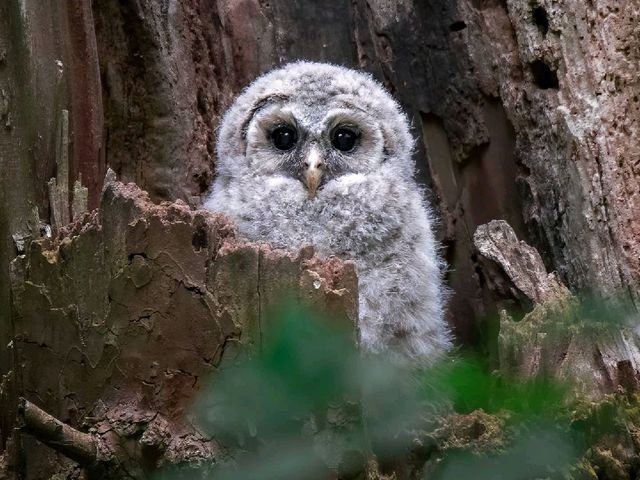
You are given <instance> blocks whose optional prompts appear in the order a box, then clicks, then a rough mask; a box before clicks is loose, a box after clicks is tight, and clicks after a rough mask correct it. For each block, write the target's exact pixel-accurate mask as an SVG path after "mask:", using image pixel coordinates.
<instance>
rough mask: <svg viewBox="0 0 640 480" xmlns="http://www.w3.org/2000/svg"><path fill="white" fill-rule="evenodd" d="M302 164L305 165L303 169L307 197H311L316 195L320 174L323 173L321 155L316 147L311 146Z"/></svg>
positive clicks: (320, 178)
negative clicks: (307, 192)
mask: <svg viewBox="0 0 640 480" xmlns="http://www.w3.org/2000/svg"><path fill="white" fill-rule="evenodd" d="M304 164H305V167H306V169H305V171H304V183H305V185H306V186H307V190H308V191H309V198H313V197H315V196H316V192H317V191H318V187H319V186H320V181H321V180H322V174H323V173H324V165H323V163H322V157H321V156H320V152H319V151H318V149H317V148H316V147H312V148H311V151H310V152H309V154H308V155H307V158H306V160H305V162H304Z"/></svg>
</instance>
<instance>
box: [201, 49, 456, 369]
mask: <svg viewBox="0 0 640 480" xmlns="http://www.w3.org/2000/svg"><path fill="white" fill-rule="evenodd" d="M413 142H414V141H413V138H412V136H411V133H410V129H409V122H408V119H407V117H406V115H405V114H404V113H403V112H402V110H401V109H400V107H399V106H398V104H397V103H396V102H395V101H394V100H393V98H392V97H391V96H390V95H389V94H388V93H387V91H386V90H385V89H384V88H383V86H382V85H381V84H379V83H378V82H377V81H375V80H374V79H373V78H372V77H371V76H370V75H368V74H366V73H362V72H359V71H355V70H351V69H347V68H344V67H340V66H336V65H330V64H323V63H313V62H303V61H300V62H295V63H291V64H288V65H286V66H284V67H281V68H279V69H277V70H274V71H271V72H269V73H267V74H265V75H263V76H261V77H259V78H258V79H256V80H255V81H254V82H253V83H252V84H250V85H249V86H248V87H247V88H246V89H245V90H244V92H243V93H242V94H240V96H238V98H237V99H236V100H235V102H234V103H233V105H232V106H231V107H230V108H229V110H228V111H227V112H226V114H225V115H224V117H223V119H222V122H221V125H220V129H219V133H218V139H217V154H218V161H217V164H216V172H217V177H216V179H215V181H214V183H213V187H212V191H211V194H210V196H209V197H208V199H207V201H206V203H205V207H206V208H207V209H209V210H211V211H215V212H221V213H224V214H226V215H228V216H229V217H231V218H232V219H233V220H234V221H235V223H236V224H237V227H238V230H239V232H240V233H241V235H243V236H244V237H246V238H247V239H250V240H258V241H266V242H269V243H271V244H272V245H274V246H277V247H282V248H298V247H301V246H303V245H309V244H311V245H313V246H314V247H315V249H316V252H317V253H318V255H320V256H324V257H327V256H331V255H335V256H337V257H340V258H342V259H346V260H352V261H353V262H355V264H356V269H357V272H358V278H359V284H358V288H359V325H358V331H359V344H360V346H361V347H362V348H363V349H365V350H367V351H370V352H376V353H377V352H389V353H391V354H394V355H397V356H400V358H409V359H424V358H435V357H437V356H439V355H440V354H441V353H443V352H445V351H446V350H447V349H448V348H449V347H450V345H451V338H450V333H449V329H448V327H447V325H446V322H445V320H444V318H443V309H444V303H445V296H446V295H445V293H446V289H445V287H444V285H443V280H442V273H443V264H442V261H441V259H440V258H439V256H438V249H437V244H436V241H435V239H434V235H433V231H432V215H431V213H430V210H429V208H428V206H427V205H426V203H425V199H424V198H423V192H422V191H421V189H420V188H419V186H418V185H417V183H416V182H415V180H414V173H415V172H414V169H415V165H414V163H413V160H412V151H413Z"/></svg>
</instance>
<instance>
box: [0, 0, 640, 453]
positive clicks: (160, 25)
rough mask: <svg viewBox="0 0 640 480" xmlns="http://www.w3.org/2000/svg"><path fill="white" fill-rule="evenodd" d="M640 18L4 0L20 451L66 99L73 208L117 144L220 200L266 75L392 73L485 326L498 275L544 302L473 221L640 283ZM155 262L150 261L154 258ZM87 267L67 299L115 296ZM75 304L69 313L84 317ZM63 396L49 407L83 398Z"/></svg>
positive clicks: (5, 358) (5, 361)
mask: <svg viewBox="0 0 640 480" xmlns="http://www.w3.org/2000/svg"><path fill="white" fill-rule="evenodd" d="M639 16H640V5H638V3H637V1H635V0H618V1H612V0H592V1H582V0H535V1H530V2H529V1H521V0H451V1H444V0H442V1H440V0H428V1H422V0H401V1H395V0H335V1H332V2H317V1H316V0H297V1H295V2H290V1H285V0H271V1H264V0H240V1H236V0H216V1H204V0H185V1H181V2H170V1H164V0H163V1H155V0H123V1H120V2H108V1H104V2H103V1H95V2H93V3H91V2H89V1H88V0H73V1H68V2H62V1H58V0H52V1H47V2H39V1H35V0H20V1H19V0H6V1H4V2H0V242H1V243H0V245H1V248H0V376H1V377H0V451H2V450H3V449H5V447H6V445H5V442H6V440H7V437H8V436H9V433H10V432H11V428H12V425H13V420H14V417H13V412H14V411H15V410H16V408H17V403H16V402H17V399H18V396H19V395H20V394H21V393H24V390H21V389H20V388H18V385H17V384H16V383H15V382H14V381H13V379H12V377H11V376H8V375H7V374H8V372H9V370H11V369H12V368H13V366H15V363H14V357H13V355H14V350H11V349H10V348H8V347H7V345H11V340H12V339H13V338H14V334H15V333H19V332H14V327H13V324H12V322H11V321H9V319H10V318H12V317H15V318H19V309H22V308H24V305H21V304H20V302H19V301H17V300H16V297H15V295H19V294H20V292H19V291H17V292H14V298H13V305H16V306H17V307H19V308H18V309H16V311H12V309H11V293H10V290H11V289H10V279H9V263H10V262H11V261H12V260H13V259H14V257H15V256H16V255H17V254H19V253H22V250H23V249H25V248H27V247H28V245H29V241H30V239H32V238H37V237H39V236H40V235H41V230H42V232H45V233H46V232H47V224H54V223H56V222H55V218H56V213H55V208H57V207H54V205H50V201H49V190H48V183H49V181H50V179H52V178H54V177H55V178H62V177H61V176H60V175H59V174H60V173H61V171H60V170H61V168H60V165H61V163H60V157H61V156H63V152H62V151H61V150H60V148H59V145H60V144H61V142H62V143H64V141H65V139H64V138H62V137H61V136H60V134H59V132H60V131H61V123H62V121H61V119H62V118H63V117H64V114H63V111H65V110H66V111H68V112H69V137H68V139H66V141H67V142H68V158H69V165H68V172H69V175H68V177H66V178H67V180H63V183H64V184H66V185H63V186H62V188H61V189H58V190H56V191H58V192H62V193H59V194H58V197H56V198H59V199H58V200H57V204H59V205H64V207H63V208H66V209H67V211H68V210H69V204H66V205H65V202H64V197H65V196H68V195H69V194H68V193H65V192H72V191H74V190H75V189H74V187H73V186H72V185H75V182H76V181H77V180H80V177H82V178H81V180H82V185H84V186H85V187H86V188H87V191H86V196H87V203H88V207H89V208H90V209H93V208H95V207H96V206H98V203H99V199H100V192H101V186H102V180H103V177H104V172H105V168H106V164H108V165H110V166H111V167H112V168H114V169H115V170H116V171H117V172H118V174H119V175H120V177H121V178H123V179H124V180H125V181H135V182H136V183H137V184H138V185H140V186H142V187H143V188H144V189H146V190H148V191H149V192H150V196H151V198H152V199H153V200H154V201H161V200H171V201H173V200H176V199H181V200H183V201H185V202H187V204H189V205H190V206H198V205H199V204H200V201H201V199H202V197H203V195H204V194H205V193H206V191H207V189H208V187H209V185H210V182H211V180H212V178H213V175H214V174H215V167H214V165H215V152H214V139H215V129H216V127H217V124H218V121H219V118H220V115H221V114H222V112H223V111H224V109H225V107H226V106H228V104H229V103H230V101H231V99H232V97H233V96H234V95H235V94H236V93H237V92H238V91H239V90H240V89H241V88H242V87H243V86H244V85H246V84H247V83H248V82H249V81H250V80H251V79H252V78H253V77H254V76H255V75H258V74H259V73H261V72H263V71H265V70H267V69H269V68H271V67H273V66H276V65H278V64H281V63H284V62H287V61H290V60H294V59H297V58H307V59H312V60H321V61H331V62H336V63H340V64H345V65H347V66H355V67H361V68H364V69H366V70H368V71H370V72H372V73H373V74H374V76H376V77H377V78H378V79H380V80H381V81H382V82H383V83H384V84H385V85H386V86H387V87H388V88H389V89H390V90H391V91H392V92H393V93H394V94H395V95H396V96H397V97H398V99H399V100H400V101H401V103H402V104H403V105H404V107H405V108H406V110H407V112H408V113H409V115H410V116H411V118H412V121H413V125H414V127H415V131H414V133H415V135H416V137H417V138H418V139H419V142H418V148H417V150H416V161H417V167H418V174H419V178H420V179H421V180H422V181H423V183H424V184H425V185H426V186H427V187H429V188H430V189H431V190H430V193H429V194H430V196H431V197H432V199H433V200H434V203H435V205H436V207H437V211H438V213H439V214H440V216H441V219H442V222H441V225H440V232H439V236H440V238H441V240H442V241H443V242H444V244H445V246H446V250H445V254H446V257H447V260H448V262H449V264H450V266H451V268H450V271H449V273H448V283H449V285H450V286H451V287H452V289H453V292H454V293H453V297H452V300H451V303H450V312H451V315H450V317H451V322H452V324H453V326H454V328H455V332H456V334H457V336H458V339H459V340H460V342H461V343H463V344H466V345H474V344H477V343H478V342H479V338H480V335H479V332H480V331H481V330H482V327H483V326H485V325H486V322H485V321H484V320H483V319H485V318H486V317H489V316H491V315H497V314H498V311H499V309H500V307H501V306H503V305H504V303H502V302H498V301H496V298H495V297H494V296H493V295H492V289H493V290H495V288H496V287H497V289H498V290H500V291H501V293H503V294H506V295H507V296H508V297H511V298H515V303H513V302H512V305H513V304H515V305H518V306H520V307H524V308H525V309H528V308H533V307H534V305H535V302H536V298H535V295H533V296H532V295H527V292H526V290H527V288H526V287H523V288H525V290H522V289H521V288H520V287H517V285H516V283H514V281H513V279H512V278H510V276H509V275H508V272H507V274H506V275H505V274H504V272H502V269H499V268H498V269H496V268H495V267H496V265H495V262H494V263H493V264H492V263H491V262H486V261H483V260H482V259H480V258H479V256H478V252H477V251H476V247H475V245H474V243H473V233H474V232H475V231H476V229H477V227H478V226H480V225H483V224H486V223H487V222H489V221H491V220H494V219H502V220H506V221H507V222H508V223H509V224H510V225H511V226H512V227H513V229H514V231H515V235H516V236H517V237H518V238H520V239H522V240H524V241H526V242H527V244H529V245H530V246H531V247H532V248H534V249H535V250H536V251H537V252H539V253H540V256H541V258H542V262H543V263H544V269H542V267H541V266H540V265H539V263H536V264H537V265H538V267H536V268H540V271H542V270H544V272H545V274H546V272H555V275H556V277H557V279H558V281H559V282H561V283H562V284H564V285H566V287H567V288H568V289H569V290H571V291H572V292H574V293H576V292H582V291H591V292H597V293H602V294H605V295H611V294H616V295H618V296H620V294H621V292H622V294H623V295H624V296H626V297H627V298H628V299H631V300H632V301H637V296H638V291H639V288H638V287H639V282H640V233H639V232H640V227H639V226H638V220H637V218H638V216H637V211H638V209H639V205H638V202H639V200H638V199H639V198H640V196H639V188H638V178H639V173H640V172H638V165H639V160H640V150H639V148H640V147H639V145H638V142H637V138H638V137H640V132H639V131H638V130H639V126H638V123H639V118H640V101H639V100H638V98H640V82H639V81H638V76H637V65H638V63H639V62H640V39H639V32H638V22H637V18H638V17H639ZM103 105H104V108H103ZM56 182H58V181H57V180H56ZM56 185H58V184H57V183H56ZM82 188H83V187H82V186H81V185H79V186H78V189H77V190H75V191H77V192H78V193H77V195H74V196H73V199H71V198H69V199H68V200H70V201H75V199H76V198H79V199H81V198H83V195H84V191H83V190H82ZM60 198H61V200H60ZM83 204H84V202H83V201H80V202H79V204H78V206H77V207H76V206H74V208H72V209H71V212H68V213H69V216H76V214H75V213H74V211H75V212H80V211H82V210H83V206H82V205H83ZM36 208H37V210H36ZM166 208H168V207H166ZM176 208H177V209H178V210H180V211H183V210H184V212H186V207H185V206H184V205H178V207H176ZM58 210H59V208H58ZM184 212H183V213H184ZM185 215H186V213H185ZM61 218H62V217H61ZM92 218H93V220H91V221H90V224H91V222H99V219H98V217H96V216H95V215H94V217H92ZM59 223H64V222H63V221H62V220H61V221H60V222H59ZM93 225H94V226H95V225H97V223H94V224H93ZM192 226H193V227H196V225H192ZM187 230H188V229H187ZM74 235H75V233H74V234H73V235H71V236H72V237H73V236H74ZM101 235H102V233H101ZM184 235H185V241H187V244H188V240H189V239H186V237H188V235H187V234H184ZM74 238H75V237H74ZM38 244H40V243H37V244H36V245H38ZM72 245H73V242H72ZM29 248H35V247H29ZM69 248H71V250H69V251H73V248H72V247H70V246H61V247H60V249H61V251H64V250H65V249H69ZM252 251H253V252H254V253H253V254H252V255H254V256H255V255H256V254H255V251H254V250H252ZM31 254H33V252H31V251H30V253H28V255H31ZM247 254H248V253H247ZM74 255H75V253H74ZM238 255H240V254H238ZM240 256H241V255H240ZM143 260H144V258H143V259H138V258H134V259H132V260H131V262H132V265H134V264H135V265H134V266H135V267H136V268H137V266H140V267H141V268H142V269H143V270H144V268H143V267H144V265H143V264H144V262H143ZM91 261H95V259H91ZM104 261H105V262H106V260H104ZM128 261H129V260H128V259H127V262H128ZM285 263H286V262H285ZM106 264H107V263H105V265H106ZM15 265H16V266H18V265H19V262H18V263H16V264H15ZM278 265H280V264H278ZM78 268H79V267H78ZM132 268H133V267H132ZM229 268H230V267H229ZM274 268H275V267H274ZM278 268H284V267H283V266H282V265H280V267H278ZM19 271H20V269H17V270H15V271H14V273H16V272H19ZM276 271H277V270H274V272H276ZM297 273H299V272H297V271H296V270H295V268H294V269H293V271H289V273H287V275H289V276H290V281H292V282H293V283H295V282H296V281H295V279H296V278H298V277H296V275H297ZM73 275H77V276H78V279H77V280H75V283H74V287H73V288H76V289H78V290H77V292H76V294H77V295H78V297H77V298H78V299H79V300H76V299H71V297H65V298H68V299H71V300H73V301H71V302H70V304H80V303H82V302H85V301H86V302H93V301H94V299H95V298H94V297H95V295H97V294H96V293H95V292H94V291H89V290H91V289H92V288H93V286H94V285H95V284H96V281H97V278H98V277H96V278H93V277H92V276H91V275H89V273H88V272H87V271H84V270H82V269H80V271H74V272H73ZM103 275H104V274H103ZM136 275H138V274H137V273H136ZM142 275H143V276H144V274H142ZM273 275H274V276H275V273H273ZM83 278H84V279H86V280H87V281H86V283H85V284H80V283H78V282H80V279H83ZM100 278H102V279H104V277H100ZM14 283H15V282H14ZM497 284H499V285H497ZM240 286H242V285H240ZM521 286H522V285H521ZM531 287H532V288H534V290H535V289H536V288H537V287H539V286H536V285H532V286H531ZM29 288H36V287H35V286H33V285H32V286H29ZM192 293H193V292H192ZM68 294H69V293H68V292H67V293H65V295H68ZM54 300H55V297H54ZM49 307H50V305H49V304H48V303H46V302H45V304H44V305H43V308H49ZM55 308H62V310H56V309H55ZM55 308H54V310H52V312H51V315H52V318H55V319H59V317H65V318H67V317H69V316H70V315H73V312H72V311H70V310H68V308H67V306H63V307H60V306H59V307H55ZM96 308H98V307H96ZM250 308H252V309H254V310H255V305H254V306H251V307H250ZM16 315H18V317H16ZM47 318H48V317H47ZM69 318H72V317H69ZM69 318H67V320H68V319H69ZM47 324H48V323H47ZM54 333H55V331H52V332H50V334H52V335H53V334H54ZM92 341H93V340H92ZM87 345H88V347H87V348H93V347H91V344H90V343H88V344H87ZM32 348H34V349H36V347H32ZM576 348H577V347H576ZM36 350H37V349H36ZM587 350H588V349H587ZM527 355H530V354H529V353H527ZM33 361H35V359H34V360H33ZM620 361H623V362H624V361H625V359H624V358H620ZM624 365H627V364H624ZM622 368H623V370H624V369H625V368H627V367H625V366H623V367H622ZM635 369H636V365H635V363H634V362H631V370H634V371H633V372H627V374H622V376H625V375H626V376H630V377H634V378H635V376H636V372H635ZM627 370H628V368H627ZM616 375H617V374H614V373H610V377H611V378H613V377H615V376H616ZM178 377H180V376H179V375H178ZM625 381H626V380H625ZM611 382H612V383H611V385H610V387H613V386H615V384H616V381H614V380H611ZM629 382H630V383H633V382H632V381H629ZM629 382H627V383H629ZM78 388H79V387H78ZM37 393H38V394H40V395H44V393H43V392H37ZM73 393H78V394H83V393H82V392H73ZM51 395H53V396H54V397H55V398H59V399H63V398H64V396H60V393H59V391H58V390H56V389H54V390H53V393H52V394H51ZM52 398H53V397H52ZM61 401H62V400H61ZM51 402H52V403H51V404H46V405H41V406H45V407H48V406H51V408H52V410H51V412H50V413H55V414H57V413H60V412H64V411H66V410H65V408H66V407H65V406H64V405H63V406H61V405H60V404H58V403H56V402H55V401H53V400H51ZM61 415H62V417H63V419H65V420H66V419H67V418H66V417H65V415H63V414H62V413H61ZM74 418H75V417H74ZM78 418H79V417H78ZM69 419H70V418H69ZM72 423H73V422H72ZM76 426H77V425H76ZM14 443H15V442H14ZM5 456H6V454H5ZM0 463H1V462H0Z"/></svg>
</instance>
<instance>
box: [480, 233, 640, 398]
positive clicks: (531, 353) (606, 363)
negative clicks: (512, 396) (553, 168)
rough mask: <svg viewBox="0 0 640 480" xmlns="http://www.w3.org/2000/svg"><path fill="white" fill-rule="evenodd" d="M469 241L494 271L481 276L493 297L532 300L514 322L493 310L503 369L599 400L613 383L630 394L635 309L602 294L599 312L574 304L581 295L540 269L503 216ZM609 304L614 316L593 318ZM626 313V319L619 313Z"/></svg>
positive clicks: (638, 360) (638, 356)
mask: <svg viewBox="0 0 640 480" xmlns="http://www.w3.org/2000/svg"><path fill="white" fill-rule="evenodd" d="M474 242H475V245H476V247H477V248H478V251H479V253H480V254H481V255H482V257H483V259H484V260H483V262H484V264H483V266H484V268H485V271H486V272H494V275H492V276H490V277H487V279H488V280H489V284H490V285H491V286H492V287H494V290H495V292H496V293H497V295H499V296H511V297H516V298H523V297H524V298H525V299H527V300H529V301H530V302H531V303H532V305H533V309H532V310H531V311H530V312H529V313H527V314H526V315H525V316H524V318H522V319H521V320H519V321H518V322H516V321H514V319H513V318H512V317H511V316H510V315H509V313H508V312H507V311H506V310H501V311H500V333H499V336H498V360H499V370H500V372H501V373H502V374H505V375H510V376H512V377H514V378H520V379H522V378H551V379H557V380H562V381H565V382H568V383H569V384H571V386H572V388H573V390H574V392H575V393H576V394H577V395H578V396H579V398H593V399H602V398H604V396H605V395H606V394H608V393H611V392H613V391H616V390H618V389H619V388H621V389H623V390H624V391H626V392H627V393H629V394H634V393H636V392H637V390H638V379H639V376H638V371H640V338H638V334H637V333H636V328H635V326H636V324H637V319H638V316H637V313H635V311H633V312H632V313H629V311H628V310H626V311H625V310H624V309H618V310H615V304H614V303H611V304H610V305H607V304H606V303H603V300H602V299H596V302H598V303H599V304H602V305H601V308H600V309H599V311H598V310H596V311H590V310H589V309H585V308H581V305H580V302H581V300H580V299H578V298H577V297H575V296H574V295H572V294H571V292H570V291H569V290H568V289H567V287H566V286H565V285H564V284H562V283H561V282H560V281H559V280H558V278H557V276H556V275H555V274H554V273H550V274H547V271H546V269H545V267H544V264H543V263H542V258H541V257H540V254H539V253H538V252H537V251H536V250H535V249H534V248H532V247H531V246H529V245H527V244H526V243H525V242H523V241H519V240H518V238H517V237H516V234H515V232H514V231H513V229H512V228H511V227H510V226H509V224H508V223H507V222H505V221H500V220H494V221H492V222H489V223H488V224H486V225H481V226H480V227H478V229H477V230H476V232H475V234H474ZM498 272H499V273H498ZM501 276H502V277H506V278H507V279H508V280H507V281H506V282H505V281H504V280H503V279H501V278H500V277H501ZM505 285H509V288H504V287H505ZM611 308H614V312H613V317H609V318H604V319H603V318H598V317H600V316H602V315H603V313H604V311H605V310H607V309H611ZM625 315H630V318H619V317H624V316H625ZM615 317H618V318H615Z"/></svg>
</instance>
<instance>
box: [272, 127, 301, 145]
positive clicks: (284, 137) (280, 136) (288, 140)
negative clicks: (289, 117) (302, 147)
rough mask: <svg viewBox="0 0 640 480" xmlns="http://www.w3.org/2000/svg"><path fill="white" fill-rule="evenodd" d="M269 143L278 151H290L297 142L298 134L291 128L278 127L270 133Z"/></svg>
mask: <svg viewBox="0 0 640 480" xmlns="http://www.w3.org/2000/svg"><path fill="white" fill-rule="evenodd" d="M271 141H272V142H273V146H274V147H276V148H277V149H278V150H284V151H286V150H291V149H292V148H293V146H294V145H295V144H296V142H297V141H298V133H297V132H296V131H295V129H294V128H293V127H289V126H282V127H278V128H276V129H275V130H274V131H273V132H271Z"/></svg>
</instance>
